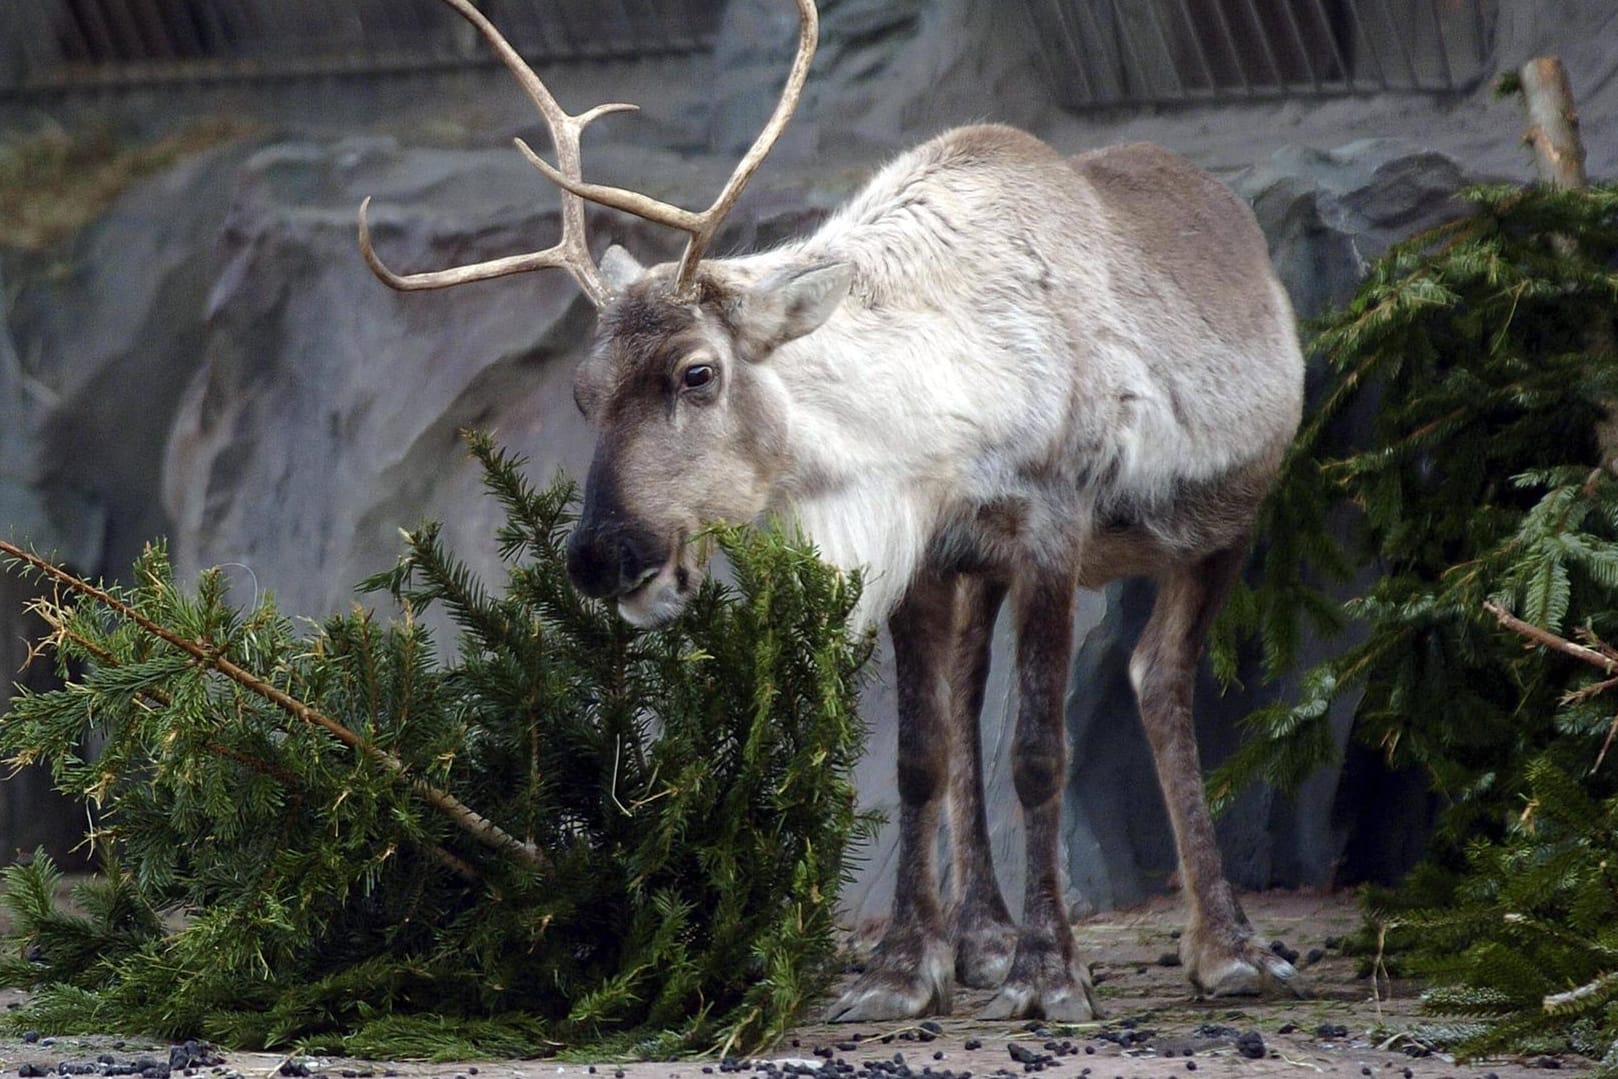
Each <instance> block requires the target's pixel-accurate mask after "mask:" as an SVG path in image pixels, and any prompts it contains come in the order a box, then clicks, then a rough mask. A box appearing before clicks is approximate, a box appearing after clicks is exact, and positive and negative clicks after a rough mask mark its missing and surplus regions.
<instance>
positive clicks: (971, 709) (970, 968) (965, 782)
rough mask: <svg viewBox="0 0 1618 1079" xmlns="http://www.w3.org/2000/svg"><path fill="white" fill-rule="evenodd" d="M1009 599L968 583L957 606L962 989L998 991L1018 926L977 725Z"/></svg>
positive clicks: (952, 807)
mask: <svg viewBox="0 0 1618 1079" xmlns="http://www.w3.org/2000/svg"><path fill="white" fill-rule="evenodd" d="M1005 595H1006V589H1005V585H1004V584H1001V583H1000V582H998V581H991V580H989V579H987V578H984V577H977V576H964V577H962V578H961V581H960V584H959V586H958V588H957V591H956V600H955V610H956V638H955V659H954V662H953V663H952V665H951V666H952V670H951V673H952V674H953V675H954V678H955V685H954V707H953V708H951V710H950V715H949V735H950V748H949V762H950V792H949V793H950V799H949V830H950V841H951V849H952V854H953V862H952V866H951V869H952V877H951V881H952V883H953V886H954V891H955V895H954V898H955V905H954V909H953V911H952V912H951V919H950V927H951V930H952V935H953V937H954V939H955V977H956V979H957V980H958V981H959V982H960V983H961V984H962V985H969V986H972V987H974V988H979V989H993V988H995V987H996V986H998V985H999V984H1000V983H1001V982H1003V981H1005V978H1006V972H1007V971H1009V970H1010V969H1011V956H1012V953H1013V951H1014V950H1015V948H1016V944H1017V924H1016V923H1015V922H1013V921H1012V920H1011V912H1010V911H1009V910H1007V909H1006V901H1005V899H1004V898H1003V897H1002V896H1001V895H1000V884H999V882H998V881H996V880H995V876H994V859H993V855H992V854H991V853H990V850H989V823H988V818H987V816H986V815H985V813H984V807H983V736H982V731H981V729H980V726H979V721H980V717H981V714H982V712H983V694H984V687H985V685H986V684H987V682H988V678H989V652H990V643H991V639H992V638H993V636H994V620H995V616H996V615H998V614H999V612H1000V604H1001V601H1003V600H1004V599H1005Z"/></svg>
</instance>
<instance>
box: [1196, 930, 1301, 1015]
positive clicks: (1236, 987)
mask: <svg viewBox="0 0 1618 1079" xmlns="http://www.w3.org/2000/svg"><path fill="white" fill-rule="evenodd" d="M1188 936H1189V934H1188ZM1180 958H1181V959H1182V960H1183V961H1184V962H1185V967H1186V975H1187V977H1189V978H1190V979H1191V986H1192V988H1193V989H1195V990H1196V991H1197V995H1198V996H1203V997H1257V996H1267V997H1297V998H1300V999H1302V998H1306V997H1308V996H1309V995H1310V994H1309V988H1308V985H1307V984H1306V983H1305V981H1304V979H1303V976H1302V975H1300V974H1299V973H1298V970H1297V968H1296V967H1294V966H1293V965H1292V964H1291V963H1289V962H1287V961H1286V960H1285V959H1282V958H1281V957H1280V956H1279V955H1276V954H1275V953H1274V952H1272V951H1270V950H1269V949H1268V948H1266V947H1264V946H1263V945H1262V944H1260V943H1259V942H1258V940H1257V939H1256V938H1254V937H1250V936H1247V937H1240V938H1238V939H1236V940H1234V941H1232V942H1230V943H1229V944H1227V945H1226V946H1224V947H1218V946H1215V945H1212V944H1209V945H1206V946H1202V947H1199V946H1198V945H1197V943H1196V942H1194V941H1188V939H1187V937H1182V938H1181V942H1180Z"/></svg>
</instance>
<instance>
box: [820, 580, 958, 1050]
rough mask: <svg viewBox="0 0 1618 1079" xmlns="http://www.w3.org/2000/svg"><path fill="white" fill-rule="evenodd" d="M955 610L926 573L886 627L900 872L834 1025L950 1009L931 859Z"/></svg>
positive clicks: (944, 588)
mask: <svg viewBox="0 0 1618 1079" xmlns="http://www.w3.org/2000/svg"><path fill="white" fill-rule="evenodd" d="M954 605H955V582H954V580H953V578H950V579H943V578H939V577H936V576H932V575H926V574H924V575H923V576H922V577H920V578H918V579H917V580H916V582H915V583H914V584H912V585H911V587H910V591H909V592H908V593H906V595H905V598H904V600H903V601H902V602H901V603H900V604H899V607H898V609H896V610H895V611H894V613H893V616H892V617H891V618H890V619H889V620H888V627H889V629H890V630H891V631H892V634H893V657H894V667H895V674H896V680H897V683H898V685H897V688H898V696H899V700H898V705H899V708H898V711H899V753H898V765H899V767H898V780H899V873H898V880H897V881H896V882H895V884H894V889H893V916H892V917H891V918H890V919H889V921H888V929H887V932H886V933H884V934H883V936H882V941H881V943H879V944H878V945H877V946H876V951H875V953H874V954H873V955H872V956H871V961H870V963H869V965H868V966H867V968H866V972H865V974H864V975H863V976H861V978H860V979H859V981H858V982H856V983H855V984H854V987H853V988H852V989H850V990H849V991H848V992H847V993H845V994H843V998H842V999H841V1000H839V1001H838V1002H837V1003H836V1004H835V1005H834V1006H833V1007H832V1009H831V1012H830V1014H829V1015H828V1017H827V1018H828V1019H829V1020H830V1021H832V1022H834V1023H837V1022H845V1023H851V1022H863V1021H867V1020H880V1019H904V1018H909V1017H912V1016H918V1015H930V1014H934V1013H939V1014H947V1013H948V1012H949V1009H950V999H951V993H952V990H953V987H954V967H955V953H954V947H953V945H952V944H951V942H950V938H949V933H948V930H947V928H946V926H945V924H944V912H943V906H942V904H941V903H940V902H939V897H938V873H937V869H936V867H935V866H934V864H933V859H934V851H935V850H936V848H937V845H938V819H939V811H940V809H941V808H942V806H943V800H944V795H945V792H946V788H947V785H948V783H949V739H948V738H947V737H946V728H945V724H946V723H947V722H948V717H949V713H950V708H951V706H952V705H951V700H950V697H951V682H952V679H951V678H950V675H949V666H948V663H949V661H950V660H951V659H952V658H953V654H954V648H953V645H954V636H955V634H954V625H955V606H954Z"/></svg>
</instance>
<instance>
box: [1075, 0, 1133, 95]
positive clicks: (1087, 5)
mask: <svg viewBox="0 0 1618 1079" xmlns="http://www.w3.org/2000/svg"><path fill="white" fill-rule="evenodd" d="M1085 15H1088V16H1089V17H1090V18H1089V23H1090V40H1091V41H1092V42H1094V44H1095V51H1096V52H1098V53H1103V55H1102V57H1101V59H1102V61H1103V63H1104V64H1105V67H1104V68H1103V70H1102V71H1101V72H1100V73H1099V74H1101V75H1104V76H1105V83H1106V85H1105V87H1104V88H1103V91H1102V94H1099V95H1097V96H1098V97H1100V98H1101V100H1104V101H1105V102H1106V103H1107V104H1109V105H1110V104H1115V103H1116V102H1118V101H1120V100H1122V99H1123V96H1124V94H1123V89H1124V73H1123V70H1122V68H1123V64H1122V62H1121V61H1120V60H1119V58H1118V57H1117V56H1116V55H1114V54H1113V53H1111V52H1107V51H1106V48H1105V47H1106V44H1107V38H1108V37H1109V36H1110V35H1108V33H1107V31H1106V28H1105V27H1103V26H1102V25H1101V23H1100V21H1099V20H1097V19H1096V15H1095V5H1094V3H1092V2H1090V0H1078V4H1077V5H1076V6H1075V19H1074V24H1075V25H1076V26H1077V27H1079V29H1080V32H1081V33H1082V32H1083V26H1084V24H1083V22H1081V21H1080V20H1081V19H1082V17H1083V16H1085ZM1098 81H1099V80H1098ZM1113 91H1116V92H1113ZM1103 95H1104V96H1103Z"/></svg>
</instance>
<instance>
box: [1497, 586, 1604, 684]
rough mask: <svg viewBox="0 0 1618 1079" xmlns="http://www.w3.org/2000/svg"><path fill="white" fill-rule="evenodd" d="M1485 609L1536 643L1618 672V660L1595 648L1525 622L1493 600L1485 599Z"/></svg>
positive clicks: (1517, 632)
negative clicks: (1575, 642)
mask: <svg viewBox="0 0 1618 1079" xmlns="http://www.w3.org/2000/svg"><path fill="white" fill-rule="evenodd" d="M1483 609H1484V610H1485V611H1488V612H1489V613H1490V614H1492V615H1494V616H1495V618H1497V619H1499V621H1500V624H1501V625H1502V626H1504V627H1506V628H1507V629H1509V630H1511V631H1512V632H1513V633H1515V634H1517V635H1518V636H1521V637H1526V638H1528V639H1529V640H1530V641H1533V642H1534V643H1535V644H1542V645H1544V646H1545V647H1546V648H1554V649H1555V650H1556V651H1558V652H1561V653H1563V654H1565V655H1569V656H1572V657H1573V658H1574V659H1579V660H1583V661H1584V662H1585V663H1588V664H1590V665H1591V666H1592V667H1599V668H1601V672H1602V673H1603V674H1606V675H1609V676H1610V675H1612V674H1614V673H1618V660H1614V659H1609V658H1607V657H1606V656H1604V655H1602V654H1601V653H1600V652H1598V651H1596V650H1595V649H1594V648H1586V647H1585V646H1584V645H1582V644H1574V643H1573V642H1572V641H1570V640H1568V639H1567V638H1566V637H1558V636H1557V635H1556V634H1554V633H1552V632H1551V631H1550V630H1548V629H1540V628H1539V627H1538V626H1536V625H1534V624H1533V623H1531V622H1524V621H1523V620H1522V619H1521V618H1518V617H1517V616H1516V615H1514V614H1512V613H1511V612H1510V611H1508V610H1506V609H1505V608H1504V607H1502V606H1500V605H1499V604H1498V603H1496V602H1494V601H1493V600H1485V601H1484V603H1483Z"/></svg>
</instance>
